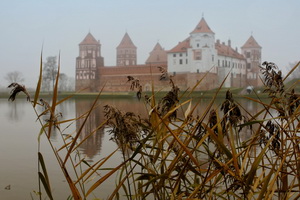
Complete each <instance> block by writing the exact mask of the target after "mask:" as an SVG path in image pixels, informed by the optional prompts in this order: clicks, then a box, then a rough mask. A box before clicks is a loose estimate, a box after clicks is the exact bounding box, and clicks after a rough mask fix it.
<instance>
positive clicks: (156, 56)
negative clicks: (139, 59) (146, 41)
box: [146, 43, 167, 63]
mask: <svg viewBox="0 0 300 200" xmlns="http://www.w3.org/2000/svg"><path fill="white" fill-rule="evenodd" d="M160 62H167V52H166V51H165V50H164V49H163V48H162V47H161V45H160V44H159V43H157V44H156V45H155V47H154V48H153V50H152V51H151V52H150V55H149V57H148V59H147V60H146V63H160Z"/></svg>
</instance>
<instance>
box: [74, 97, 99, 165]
mask: <svg viewBox="0 0 300 200" xmlns="http://www.w3.org/2000/svg"><path fill="white" fill-rule="evenodd" d="M92 105H93V101H88V100H76V102H75V108H76V118H80V117H81V116H82V115H84V114H86V112H87V111H88V110H89V109H90V108H91V107H92ZM100 115H102V112H101V110H100V107H97V108H96V109H95V110H93V111H92V112H91V114H90V116H89V117H88V119H87V121H86V123H85V124H84V126H83V128H82V131H81V134H80V136H79V139H80V140H84V139H85V138H86V137H89V138H88V139H87V140H86V141H85V142H84V143H82V145H81V146H80V148H81V150H82V152H83V153H84V154H85V155H87V157H88V158H89V159H93V157H94V156H95V155H96V154H98V153H100V151H101V146H102V139H103V136H104V132H103V129H102V128H100V129H99V128H98V126H99V125H100V124H101V121H103V119H101V117H100ZM102 118H103V117H102ZM84 120H85V117H82V118H80V119H78V120H77V121H76V132H78V131H79V130H80V128H81V126H82V125H83V123H84ZM90 134H91V136H89V135H90Z"/></svg>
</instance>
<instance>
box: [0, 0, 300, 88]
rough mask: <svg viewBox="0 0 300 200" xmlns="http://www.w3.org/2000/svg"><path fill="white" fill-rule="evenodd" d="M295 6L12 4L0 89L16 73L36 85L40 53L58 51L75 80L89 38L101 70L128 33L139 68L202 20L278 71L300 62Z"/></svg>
mask: <svg viewBox="0 0 300 200" xmlns="http://www.w3.org/2000/svg"><path fill="white" fill-rule="evenodd" d="M299 7H300V1H297V0H289V1H279V0H264V1H259V0H253V1H233V0H230V1H224V0H212V1H201V0H189V1H174V0H164V1H159V0H153V1H141V0H130V1H124V0H123V1H122V0H112V1H104V0H102V1H100V0H88V1H82V0H65V1H59V0H51V1H50V0H45V1H38V0H27V1H22V0H13V1H1V2H0V8H1V13H0V25H1V32H0V36H1V37H0V38H1V39H0V40H1V42H0V45H1V47H0V55H1V56H0V66H1V76H0V88H3V87H5V86H7V85H8V82H7V81H6V80H5V78H4V77H5V75H6V74H7V73H9V72H11V71H20V72H21V73H22V74H23V76H24V79H25V81H24V83H23V84H25V85H26V86H27V87H35V85H36V82H37V78H38V70H39V62H40V54H41V50H42V48H43V59H44V60H46V57H47V56H57V55H58V54H59V52H61V53H60V54H61V55H60V56H61V72H63V73H65V74H67V75H68V76H69V77H74V76H75V59H76V57H77V56H78V53H79V49H78V44H79V43H80V42H81V41H82V40H83V39H84V37H85V36H86V34H87V33H88V32H91V33H92V34H93V36H94V37H95V38H96V39H97V40H100V43H101V45H102V46H101V52H102V56H103V57H104V62H105V65H106V66H112V65H115V64H116V61H115V60H116V47H117V46H118V44H119V43H120V41H121V39H122V37H123V35H124V34H125V32H127V33H128V34H129V35H130V37H131V39H132V41H133V43H134V44H135V45H136V46H137V48H138V49H137V56H138V58H137V61H138V64H143V63H145V60H146V59H147V57H148V56H149V52H150V51H151V50H152V49H153V47H154V45H155V44H156V43H157V42H158V41H159V43H160V44H161V46H162V47H163V48H165V50H169V49H171V48H173V47H174V46H175V45H176V44H178V42H179V41H182V40H184V39H186V38H187V37H188V36H189V33H190V32H191V31H192V30H193V29H194V28H195V26H196V25H197V23H198V22H199V21H200V19H201V18H202V16H204V18H205V20H206V22H207V23H208V25H209V26H210V28H211V29H212V30H213V31H214V33H215V38H216V39H220V41H221V42H227V41H228V39H230V40H231V46H232V47H233V48H235V47H238V49H239V51H240V47H241V46H242V45H243V44H244V43H245V42H246V40H247V39H248V38H249V36H250V35H251V34H252V35H253V36H254V38H255V39H256V41H257V42H258V43H259V44H260V46H262V61H265V60H267V61H272V62H275V63H276V64H277V65H278V66H279V67H280V68H281V69H282V70H283V71H286V68H287V67H288V66H289V63H291V62H295V61H298V60H300V58H299V47H298V45H299V44H300V37H299V35H300V28H299V26H298V24H299V22H298V20H299V19H300V12H299V11H298V8H299Z"/></svg>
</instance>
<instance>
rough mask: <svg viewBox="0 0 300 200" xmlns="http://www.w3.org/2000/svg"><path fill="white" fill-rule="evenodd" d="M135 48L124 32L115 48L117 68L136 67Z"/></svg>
mask: <svg viewBox="0 0 300 200" xmlns="http://www.w3.org/2000/svg"><path fill="white" fill-rule="evenodd" d="M136 49H137V48H136V46H135V45H134V44H133V42H132V40H131V38H130V37H129V35H128V33H127V32H126V33H125V35H124V37H123V39H122V41H121V43H120V44H119V46H118V47H117V66H128V65H136V57H137V56H136Z"/></svg>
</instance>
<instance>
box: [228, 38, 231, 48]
mask: <svg viewBox="0 0 300 200" xmlns="http://www.w3.org/2000/svg"><path fill="white" fill-rule="evenodd" d="M228 46H229V47H231V40H230V39H229V40H228Z"/></svg>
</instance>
